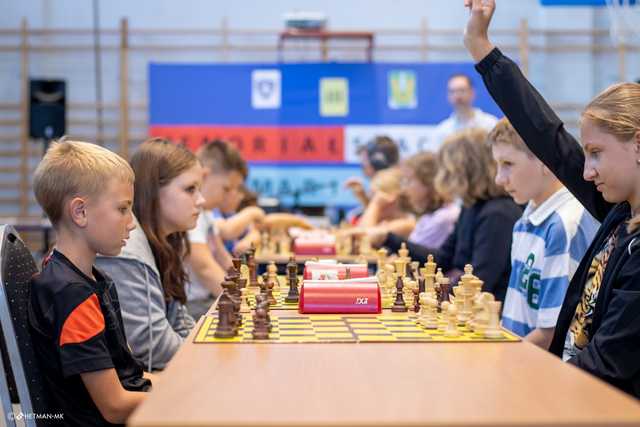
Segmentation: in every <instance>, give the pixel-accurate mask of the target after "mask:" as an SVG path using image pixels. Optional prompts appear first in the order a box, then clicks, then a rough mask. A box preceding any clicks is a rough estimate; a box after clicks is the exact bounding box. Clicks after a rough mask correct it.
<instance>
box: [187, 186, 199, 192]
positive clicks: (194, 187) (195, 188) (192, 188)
mask: <svg viewBox="0 0 640 427" xmlns="http://www.w3.org/2000/svg"><path fill="white" fill-rule="evenodd" d="M196 190H197V187H196V186H195V185H190V186H188V187H187V193H189V194H193V193H195V192H196Z"/></svg>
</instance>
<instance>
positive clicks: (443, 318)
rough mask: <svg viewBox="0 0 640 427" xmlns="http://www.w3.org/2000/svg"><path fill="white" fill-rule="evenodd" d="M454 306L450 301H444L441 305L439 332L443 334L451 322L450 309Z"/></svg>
mask: <svg viewBox="0 0 640 427" xmlns="http://www.w3.org/2000/svg"><path fill="white" fill-rule="evenodd" d="M451 305H452V304H451V303H450V302H449V301H442V304H440V320H439V322H438V331H440V332H443V333H444V331H446V330H447V323H448V322H449V317H448V314H449V307H450V306H451Z"/></svg>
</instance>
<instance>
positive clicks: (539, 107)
mask: <svg viewBox="0 0 640 427" xmlns="http://www.w3.org/2000/svg"><path fill="white" fill-rule="evenodd" d="M464 3H465V6H467V7H469V8H470V11H471V14H470V18H469V21H468V24H467V27H466V30H465V36H464V43H465V46H466V47H467V50H468V51H469V53H471V56H472V57H473V59H474V60H475V61H476V62H477V63H478V64H477V65H476V69H477V70H478V72H479V73H480V74H481V75H482V78H483V80H484V83H485V86H486V87H487V89H488V91H489V93H490V94H491V96H492V97H493V99H494V100H495V102H496V103H497V104H498V106H499V107H500V109H501V110H502V112H503V113H504V114H505V115H506V116H507V118H508V119H509V121H510V122H511V124H512V125H513V127H514V128H515V129H516V130H517V131H518V134H519V135H520V136H521V137H522V139H523V140H524V142H525V143H526V144H527V146H528V147H529V149H530V150H531V151H532V152H533V153H534V154H535V155H536V156H537V157H538V158H539V159H540V160H541V161H542V162H543V163H544V164H545V165H546V166H547V167H548V168H549V169H551V171H552V172H553V173H554V174H555V175H556V176H557V177H558V179H559V180H560V181H562V183H563V184H564V185H565V186H566V187H567V188H568V189H569V191H571V193H573V195H574V196H575V197H576V198H577V199H578V200H579V201H580V203H582V204H583V205H584V207H585V208H586V209H587V210H588V211H589V212H590V213H591V214H592V215H593V216H594V217H595V218H596V219H598V220H599V221H602V220H603V219H604V217H605V216H606V215H607V213H608V212H609V211H610V210H611V208H612V207H613V205H612V204H610V203H608V202H606V201H605V200H604V198H603V197H602V194H601V193H600V192H598V191H597V189H596V187H595V185H594V184H593V183H592V182H587V181H585V180H584V179H583V177H582V175H583V167H584V153H583V151H582V148H581V147H580V145H579V143H578V142H577V141H576V139H575V138H574V137H573V136H572V135H571V134H570V133H569V132H567V130H566V129H565V128H564V124H563V123H562V121H561V120H560V118H558V116H557V115H556V114H555V112H554V111H553V110H552V109H551V107H550V106H549V104H548V103H547V102H546V101H545V99H544V98H543V97H542V96H541V95H540V94H539V93H538V91H536V89H535V88H534V87H533V86H532V85H531V83H529V81H528V80H527V79H526V78H525V77H524V75H523V74H522V72H521V71H520V69H519V68H518V66H517V65H516V64H515V63H514V62H513V61H512V60H510V59H509V58H507V57H506V56H504V55H503V54H502V52H500V50H499V49H497V48H495V46H494V45H493V44H492V43H491V42H490V40H489V36H488V29H489V24H490V23H491V18H492V17H493V13H494V12H495V8H496V4H495V0H464Z"/></svg>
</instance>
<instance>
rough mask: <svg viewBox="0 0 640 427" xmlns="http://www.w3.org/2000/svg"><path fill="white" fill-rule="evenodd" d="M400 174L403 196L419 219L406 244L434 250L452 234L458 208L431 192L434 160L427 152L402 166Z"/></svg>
mask: <svg viewBox="0 0 640 427" xmlns="http://www.w3.org/2000/svg"><path fill="white" fill-rule="evenodd" d="M400 170H401V171H402V174H403V180H404V183H405V184H404V185H403V187H404V188H403V191H404V194H405V195H406V196H407V199H408V200H409V203H410V204H411V207H412V208H413V210H414V212H415V213H416V214H418V215H420V217H419V218H418V220H417V222H416V226H415V228H414V229H413V231H411V234H410V235H409V241H410V242H411V243H416V244H418V245H423V246H429V247H432V248H435V249H438V248H439V247H440V246H442V244H443V243H444V242H445V240H447V238H448V237H449V235H450V234H451V233H452V232H453V228H454V227H455V225H456V221H458V216H459V215H460V206H458V204H456V203H454V202H453V201H451V200H449V199H448V198H447V196H445V195H442V194H440V193H438V192H437V191H436V189H435V185H434V180H435V177H436V174H437V172H438V163H437V156H436V155H434V154H433V153H431V152H428V151H427V152H422V153H418V154H416V155H414V156H411V157H409V158H408V159H407V160H405V161H404V162H402V164H401V165H400ZM387 231H389V230H387Z"/></svg>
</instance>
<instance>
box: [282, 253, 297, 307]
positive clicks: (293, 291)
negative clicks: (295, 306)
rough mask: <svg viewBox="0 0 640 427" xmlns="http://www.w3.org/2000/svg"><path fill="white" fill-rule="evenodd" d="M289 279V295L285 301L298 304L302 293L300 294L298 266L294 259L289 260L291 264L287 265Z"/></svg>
mask: <svg viewBox="0 0 640 427" xmlns="http://www.w3.org/2000/svg"><path fill="white" fill-rule="evenodd" d="M287 279H288V281H289V293H288V294H287V296H286V297H285V299H284V301H285V302H288V303H294V302H298V301H299V300H300V293H299V292H298V264H297V263H296V261H295V258H293V257H291V258H289V262H288V263H287Z"/></svg>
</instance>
